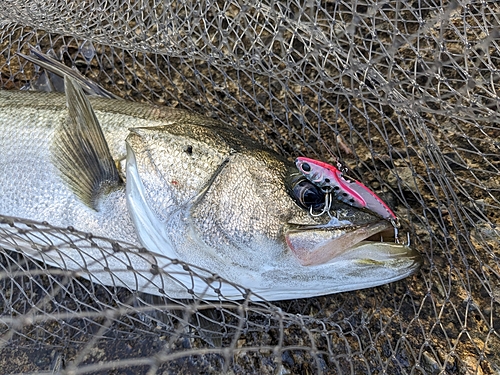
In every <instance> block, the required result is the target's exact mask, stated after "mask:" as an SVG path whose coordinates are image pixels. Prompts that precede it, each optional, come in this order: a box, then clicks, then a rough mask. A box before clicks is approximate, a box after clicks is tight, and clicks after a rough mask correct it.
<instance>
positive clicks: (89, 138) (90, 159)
mask: <svg viewBox="0 0 500 375" xmlns="http://www.w3.org/2000/svg"><path fill="white" fill-rule="evenodd" d="M64 89H65V92H66V103H67V106H68V117H67V120H66V121H63V122H62V123H61V124H60V126H59V127H58V129H57V130H56V134H55V137H54V145H53V146H54V148H53V152H54V153H53V154H54V164H55V165H56V166H57V167H58V169H59V171H60V172H61V175H62V177H63V179H64V180H65V181H66V183H67V184H68V185H69V186H70V187H71V189H72V190H73V192H74V193H75V194H76V195H77V196H78V198H80V199H81V200H82V201H83V202H84V203H85V204H86V205H88V206H89V207H91V208H93V209H96V200H97V198H98V197H99V195H100V194H101V193H103V192H106V191H107V190H110V189H113V188H114V187H116V186H118V185H119V184H120V183H121V182H122V181H121V178H120V175H119V174H118V170H117V169H116V165H115V162H114V160H113V158H112V157H111V153H110V151H109V148H108V144H107V142H106V139H105V138H104V134H103V133H102V130H101V126H100V125H99V121H98V120H97V117H96V115H95V113H94V111H93V109H92V106H91V104H90V102H89V100H88V99H87V97H86V96H85V94H84V93H83V90H82V88H81V87H80V86H79V85H78V84H77V83H76V82H75V81H74V80H73V79H71V78H69V77H68V76H65V77H64Z"/></svg>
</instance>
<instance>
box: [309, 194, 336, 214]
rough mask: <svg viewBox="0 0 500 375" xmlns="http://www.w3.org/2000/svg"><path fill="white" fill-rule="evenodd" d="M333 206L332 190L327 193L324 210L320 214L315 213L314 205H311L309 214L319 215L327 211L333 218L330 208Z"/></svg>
mask: <svg viewBox="0 0 500 375" xmlns="http://www.w3.org/2000/svg"><path fill="white" fill-rule="evenodd" d="M331 207H332V194H331V192H327V193H325V205H324V206H323V210H321V212H320V213H319V214H315V213H314V212H313V207H312V206H311V207H309V214H310V215H311V216H313V217H319V216H321V215H323V214H324V213H325V212H326V213H327V214H328V216H330V218H332V214H331V213H330V208H331Z"/></svg>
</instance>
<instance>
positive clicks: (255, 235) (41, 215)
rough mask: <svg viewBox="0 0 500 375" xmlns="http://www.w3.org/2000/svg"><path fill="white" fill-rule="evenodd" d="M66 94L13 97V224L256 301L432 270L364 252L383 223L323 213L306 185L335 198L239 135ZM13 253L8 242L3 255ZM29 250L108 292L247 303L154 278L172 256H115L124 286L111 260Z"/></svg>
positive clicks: (9, 178)
mask: <svg viewBox="0 0 500 375" xmlns="http://www.w3.org/2000/svg"><path fill="white" fill-rule="evenodd" d="M65 88H66V95H62V94H55V93H34V92H12V91H0V153H1V159H0V198H1V199H0V214H1V215H6V216H12V217H18V218H24V219H30V220H36V221H47V222H49V223H50V224H51V225H53V226H57V227H62V228H65V227H69V226H70V227H73V228H76V229H78V230H81V231H85V232H90V233H92V235H93V236H96V237H99V236H100V237H107V238H113V239H116V240H118V241H121V242H124V243H128V244H131V245H133V246H137V247H145V248H146V249H147V250H148V251H150V252H151V254H159V255H162V256H165V257H170V258H176V259H180V260H182V261H184V262H188V263H191V264H195V265H197V266H199V267H202V268H204V269H207V270H210V273H214V274H218V275H219V276H221V277H223V278H225V279H227V280H229V281H231V282H233V283H237V284H240V285H242V286H244V287H246V288H249V289H251V290H252V291H253V292H255V293H257V294H258V296H259V297H256V299H259V298H265V299H268V300H281V299H290V298H299V297H309V296H315V295H321V294H327V293H334V292H341V291H348V290H354V289H360V288H366V287H371V286H375V285H380V284H384V283H387V282H391V281H395V280H398V279H401V278H403V277H406V276H408V275H409V274H411V273H412V272H414V271H415V270H416V269H417V268H418V266H419V264H420V262H421V260H420V256H419V254H418V252H416V251H415V250H413V249H411V248H409V247H407V246H403V245H399V244H395V243H381V242H369V241H364V240H365V239H366V238H368V237H370V236H371V235H374V234H376V233H379V232H381V231H384V230H386V229H388V228H390V227H391V225H390V223H388V221H386V220H380V218H379V217H378V216H377V215H371V214H370V213H369V212H366V211H362V210H357V209H356V207H351V206H349V205H346V204H343V203H342V202H338V203H334V204H333V205H332V207H331V210H333V211H335V213H336V214H335V218H330V217H314V216H312V215H310V210H309V207H308V204H309V203H308V202H307V201H303V200H302V197H303V195H297V194H296V193H295V192H296V191H297V189H295V187H296V186H298V185H297V184H300V187H301V189H300V190H301V191H302V193H303V192H304V190H305V194H306V196H311V194H312V195H315V194H316V195H317V197H319V198H318V199H321V197H322V196H321V192H317V191H316V190H314V189H315V187H314V186H309V185H307V184H310V183H309V182H308V181H305V182H304V180H305V179H304V178H303V177H302V176H301V174H300V173H299V171H298V170H297V167H296V166H295V165H294V163H293V162H290V161H288V160H286V159H284V158H282V157H280V156H279V155H277V154H275V153H274V152H272V151H270V150H268V149H266V148H264V147H262V146H260V145H259V144H256V143H255V142H253V141H251V140H249V139H248V138H246V137H245V136H244V135H243V134H241V133H240V132H239V131H237V130H235V129H233V128H231V127H229V126H227V125H224V124H221V123H219V122H217V121H215V120H212V119H209V118H206V117H203V116H200V115H197V114H193V113H191V112H187V111H183V110H178V109H171V108H163V107H162V108H160V107H155V106H150V105H143V104H138V103H130V102H126V101H121V100H113V99H104V98H86V97H85V96H84V95H83V92H82V90H81V89H80V87H79V86H78V85H77V84H75V83H74V82H72V81H71V80H70V79H68V78H67V79H66V80H65ZM301 177H302V180H301ZM298 181H300V182H298ZM6 243H8V242H7V241H2V239H1V238H0V246H4V247H8V246H7V245H6ZM55 245H56V247H57V244H55ZM61 245H62V243H61ZM17 250H19V248H18V249H17ZM22 250H23V251H24V252H26V253H28V255H30V256H34V257H37V258H39V259H41V258H43V260H44V261H46V262H47V263H49V264H51V265H54V266H57V267H62V268H69V269H74V270H78V269H81V268H85V269H86V270H88V271H89V272H94V274H96V273H98V274H99V275H100V276H96V277H97V280H98V282H100V283H103V284H105V285H123V286H128V287H130V285H136V288H137V289H139V290H141V291H145V292H148V293H152V294H161V295H163V294H167V295H168V296H170V297H172V298H187V297H190V296H191V295H192V293H193V291H194V293H195V294H197V295H198V296H200V297H202V298H206V299H218V298H219V296H220V292H222V293H223V294H224V296H225V297H226V298H230V299H238V298H241V290H240V289H238V288H236V287H232V286H230V285H229V284H227V285H225V286H224V288H223V290H219V289H220V288H208V289H207V287H206V284H205V283H203V282H198V283H196V282H195V283H194V286H193V278H192V277H190V276H181V274H180V273H179V275H177V276H176V277H177V280H178V281H176V282H174V281H172V282H171V283H169V282H165V283H164V284H162V286H161V287H158V286H157V285H156V284H155V283H154V282H152V280H153V279H154V278H155V275H152V274H151V273H150V272H149V269H150V268H151V267H150V266H151V264H152V263H155V262H156V263H155V265H156V266H157V267H159V268H162V267H166V265H167V263H168V264H171V263H169V262H170V260H168V259H167V258H164V262H165V263H161V262H160V263H158V257H156V258H155V257H153V256H152V257H151V258H148V256H147V255H141V256H137V257H136V259H135V261H134V260H130V256H129V257H127V255H125V254H119V256H116V259H118V260H117V261H116V263H113V262H114V260H113V259H115V257H110V258H109V259H106V260H105V263H106V264H105V267H104V268H106V269H111V270H115V271H116V272H118V270H120V273H119V275H120V277H119V278H116V277H113V276H112V275H110V274H106V273H103V264H102V262H103V261H102V260H98V259H102V258H103V254H102V253H100V251H99V250H98V249H95V250H93V249H89V250H88V252H86V253H85V255H82V253H81V252H79V251H78V250H77V249H75V250H71V249H70V250H68V251H64V252H61V251H59V252H58V251H57V250H54V251H49V252H46V253H44V254H40V253H37V252H35V251H33V250H30V249H29V246H25V247H24V248H23V249H22ZM115 255H116V254H115ZM90 260H92V261H90ZM125 261H129V262H135V263H134V267H137V268H140V269H142V270H143V273H144V274H145V275H143V278H139V279H140V280H139V281H138V278H137V273H136V272H135V271H133V270H128V269H124V264H125ZM179 267H180V266H179ZM184 274H185V272H184ZM207 275H208V274H207ZM182 277H184V279H182ZM179 279H181V280H180V281H179ZM141 280H142V281H141ZM188 290H189V291H188Z"/></svg>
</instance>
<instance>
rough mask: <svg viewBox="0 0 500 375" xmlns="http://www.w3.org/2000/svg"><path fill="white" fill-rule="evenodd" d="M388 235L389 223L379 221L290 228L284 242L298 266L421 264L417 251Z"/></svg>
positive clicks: (390, 229) (391, 227)
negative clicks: (342, 262) (353, 262)
mask: <svg viewBox="0 0 500 375" xmlns="http://www.w3.org/2000/svg"><path fill="white" fill-rule="evenodd" d="M391 233H394V231H393V226H392V224H391V223H390V222H389V221H387V220H383V219H382V220H378V221H374V222H370V223H366V224H363V225H350V224H344V223H339V224H338V225H321V226H296V227H290V228H289V230H288V231H287V232H286V234H285V239H286V243H287V245H288V247H289V248H290V250H291V251H292V253H293V254H294V255H295V257H296V258H297V259H298V261H299V262H300V264H301V265H302V266H316V265H320V264H325V263H332V262H335V261H337V260H346V259H351V260H352V259H357V260H358V261H360V262H371V263H380V264H381V265H390V264H392V263H400V262H401V261H405V262H406V263H408V264H412V263H414V264H415V267H418V266H419V265H420V263H421V256H420V254H419V253H418V251H416V250H413V249H412V248H410V247H409V246H408V245H403V244H399V243H396V242H392V241H394V238H391ZM412 260H413V261H412Z"/></svg>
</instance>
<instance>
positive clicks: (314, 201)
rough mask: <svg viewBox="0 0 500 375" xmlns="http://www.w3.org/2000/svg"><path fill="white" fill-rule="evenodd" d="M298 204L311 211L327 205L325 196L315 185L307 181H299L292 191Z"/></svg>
mask: <svg viewBox="0 0 500 375" xmlns="http://www.w3.org/2000/svg"><path fill="white" fill-rule="evenodd" d="M292 194H293V196H294V198H295V200H296V201H297V203H298V204H299V205H300V206H302V207H304V208H306V209H309V208H311V207H312V209H313V210H318V209H320V208H321V207H322V206H324V204H325V194H324V193H323V192H322V191H321V190H320V189H319V188H318V187H317V186H316V185H314V184H313V183H311V182H309V181H308V180H306V179H303V180H299V181H298V182H297V183H296V184H295V186H294V187H293V189H292Z"/></svg>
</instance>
